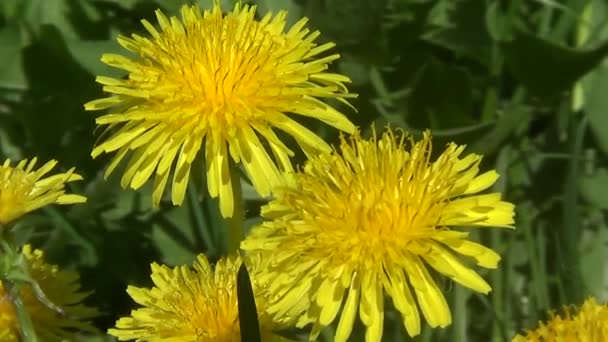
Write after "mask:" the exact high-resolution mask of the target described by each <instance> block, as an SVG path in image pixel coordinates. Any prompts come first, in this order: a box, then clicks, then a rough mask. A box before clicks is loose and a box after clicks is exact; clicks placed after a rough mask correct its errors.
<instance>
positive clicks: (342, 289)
mask: <svg viewBox="0 0 608 342" xmlns="http://www.w3.org/2000/svg"><path fill="white" fill-rule="evenodd" d="M464 148H465V147H464V146H458V145H456V144H453V143H451V144H448V145H447V146H446V148H445V150H444V151H443V152H442V153H441V154H440V155H439V156H438V157H437V159H435V160H432V159H431V153H432V148H431V137H430V134H429V133H428V132H426V133H424V136H423V137H422V139H421V140H420V141H417V142H415V141H414V140H413V139H411V138H408V137H407V136H406V135H405V134H399V133H395V132H394V131H392V130H390V129H389V130H388V131H387V132H385V133H384V134H383V135H382V137H381V138H377V137H376V134H375V132H374V134H373V137H372V138H371V139H369V140H366V139H363V138H361V137H360V135H358V134H355V135H353V136H351V137H350V138H344V137H343V138H342V139H341V143H340V148H339V150H335V151H333V152H332V153H324V154H320V155H318V156H315V157H312V158H310V159H309V160H308V161H307V162H306V164H305V165H304V167H303V170H302V171H300V172H298V173H297V174H296V175H295V180H294V183H293V184H292V185H291V186H287V187H283V188H281V189H280V190H277V191H276V198H275V199H274V200H272V201H271V202H270V203H269V204H268V205H266V206H264V207H263V208H262V216H263V217H264V219H265V221H264V222H263V223H262V224H261V225H259V226H257V227H255V228H254V229H253V230H252V232H251V233H250V235H249V236H248V237H247V238H246V239H245V241H244V242H243V243H242V244H241V248H243V249H244V250H246V251H252V252H260V253H262V255H263V256H265V257H267V258H269V260H271V261H270V263H271V267H269V268H268V269H267V270H265V271H264V272H262V273H265V275H264V276H262V278H264V279H266V280H267V281H269V282H270V283H271V285H270V289H271V291H273V292H275V293H277V295H278V296H279V297H278V300H277V301H275V302H274V303H273V305H271V306H270V308H269V310H270V312H274V313H277V314H279V315H281V314H282V313H283V312H285V311H286V310H290V309H291V308H293V307H298V306H299V307H301V306H302V303H301V300H302V298H311V299H312V304H311V305H310V307H309V308H308V309H307V310H306V312H305V313H303V315H302V317H301V319H300V325H304V324H307V323H313V332H312V335H311V339H315V338H316V335H317V334H318V333H319V332H320V330H321V328H323V327H324V326H327V325H329V324H330V323H331V322H333V321H334V320H335V319H336V317H338V316H339V321H338V325H337V330H336V336H335V340H336V341H346V340H347V339H348V337H349V336H350V333H351V331H352V328H353V324H354V320H355V317H356V316H357V315H356V314H357V312H358V313H359V317H360V318H361V320H362V322H363V323H364V324H365V325H366V326H367V330H366V340H367V341H380V340H381V338H382V329H383V321H384V295H385V294H388V295H389V296H390V297H392V299H393V303H394V305H395V307H396V308H397V310H398V311H399V312H401V314H402V317H403V323H404V325H405V328H406V330H407V332H408V333H409V334H410V335H411V336H414V335H417V334H419V333H420V323H421V322H420V313H422V315H423V316H424V317H425V318H426V321H427V322H428V323H429V325H431V326H432V327H445V326H447V325H449V324H450V323H451V314H450V310H449V307H448V304H447V302H446V300H445V298H444V296H443V294H442V292H441V290H440V289H439V287H438V285H437V284H436V282H435V280H434V279H433V277H432V276H431V275H430V273H429V271H428V270H427V268H428V267H431V268H433V269H434V270H436V271H437V272H439V273H440V274H443V275H445V276H447V277H449V278H450V279H452V280H454V281H455V282H457V283H459V284H461V285H463V286H466V287H468V288H471V289H473V290H475V291H478V292H482V293H488V292H489V291H490V290H491V288H490V286H489V285H488V284H487V283H486V281H485V280H484V279H483V278H481V277H480V276H479V275H478V274H477V273H476V272H475V271H473V270H472V269H471V268H470V267H469V266H467V265H466V264H464V263H462V262H461V261H460V260H459V258H458V257H457V255H461V256H464V257H468V258H467V259H469V261H473V262H475V263H477V265H479V266H482V267H486V268H496V267H497V264H498V261H499V260H500V257H499V256H498V254H497V253H496V252H494V251H493V250H491V249H489V248H486V247H484V246H482V245H480V244H478V243H475V242H472V241H470V240H469V239H468V238H467V235H468V234H467V233H466V232H461V231H456V230H453V227H455V226H466V227H474V226H482V227H486V226H500V227H510V225H511V224H513V215H514V206H513V205H512V204H511V203H508V202H505V201H502V200H501V194H500V193H489V194H478V193H479V192H481V191H483V190H486V189H488V188H489V187H491V186H492V184H494V182H495V181H496V179H497V178H498V174H497V173H496V172H495V171H489V172H486V173H482V174H479V163H480V161H481V156H479V155H476V154H469V155H466V156H464V157H461V155H462V153H463V151H464ZM340 312H341V314H340V315H339V313H340Z"/></svg>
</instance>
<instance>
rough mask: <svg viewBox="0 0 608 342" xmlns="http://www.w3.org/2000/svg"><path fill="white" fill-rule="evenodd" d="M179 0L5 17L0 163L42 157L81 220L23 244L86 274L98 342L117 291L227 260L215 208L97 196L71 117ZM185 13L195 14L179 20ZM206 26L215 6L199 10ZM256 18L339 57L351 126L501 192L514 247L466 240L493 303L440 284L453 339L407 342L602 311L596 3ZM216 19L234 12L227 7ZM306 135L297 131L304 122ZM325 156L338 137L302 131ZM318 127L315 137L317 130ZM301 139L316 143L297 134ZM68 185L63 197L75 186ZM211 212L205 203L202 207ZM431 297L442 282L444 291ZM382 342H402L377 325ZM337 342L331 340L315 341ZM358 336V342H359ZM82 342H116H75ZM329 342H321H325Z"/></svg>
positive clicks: (359, 9)
mask: <svg viewBox="0 0 608 342" xmlns="http://www.w3.org/2000/svg"><path fill="white" fill-rule="evenodd" d="M185 3H188V2H186V1H178V0H149V1H146V0H120V1H119V0H114V1H111V0H105V1H102V0H1V1H0V159H2V160H4V159H5V158H10V159H11V160H13V161H16V160H19V159H23V158H31V157H34V156H38V157H39V159H41V160H42V161H47V160H49V159H58V160H59V162H60V165H61V167H62V168H63V169H67V168H69V167H72V166H75V167H76V168H77V171H78V172H79V173H81V174H82V175H83V176H84V177H85V181H82V182H77V183H71V184H70V186H71V187H72V191H74V192H77V193H83V194H85V195H86V196H87V197H88V203H87V204H84V205H74V206H69V207H66V208H64V207H61V208H59V207H47V208H44V209H42V210H39V211H37V212H34V213H32V214H30V215H28V216H27V217H26V218H25V219H23V220H21V221H20V222H19V227H18V229H17V231H18V234H19V239H20V241H22V242H25V241H29V242H31V243H32V244H34V245H35V246H37V247H39V248H42V249H44V250H45V251H46V253H47V255H48V259H49V260H50V261H52V262H54V263H56V264H59V265H61V266H62V267H66V268H72V269H76V270H78V271H79V272H80V273H81V276H82V283H83V287H84V288H85V289H87V290H90V291H92V295H91V297H90V299H89V303H90V304H92V305H96V306H98V307H100V308H101V310H102V311H103V312H104V315H103V316H102V317H100V318H99V319H98V321H97V322H96V324H97V326H98V327H99V328H100V329H101V330H102V331H105V330H106V329H107V328H108V327H110V326H111V325H112V324H113V323H114V322H115V320H116V319H117V318H118V317H119V316H122V315H126V314H128V313H129V311H130V309H131V308H132V307H133V303H132V301H131V300H130V298H129V297H128V296H127V295H126V293H125V289H126V286H127V285H128V284H132V285H137V286H150V284H151V282H150V280H149V270H150V268H149V264H150V263H151V262H153V261H157V262H161V263H167V264H170V265H177V264H183V263H190V262H191V261H192V260H193V257H194V256H195V255H196V254H197V253H201V252H204V253H206V254H207V255H208V256H209V257H210V258H211V259H212V260H213V259H216V258H218V257H219V256H221V255H223V253H224V250H225V247H224V245H225V243H224V239H225V238H224V236H223V232H224V231H225V229H224V227H223V225H224V223H223V222H222V220H221V219H220V216H219V214H218V212H217V203H216V202H215V201H213V200H210V199H208V198H205V199H204V200H203V202H202V205H201V204H200V201H199V199H200V196H201V190H202V191H206V190H204V189H196V188H194V187H190V188H189V190H188V194H187V201H186V202H185V204H184V205H183V206H182V207H178V208H174V207H172V206H171V205H170V202H169V201H163V203H161V208H159V209H154V208H152V206H151V198H150V193H151V190H150V188H151V184H147V185H146V186H144V188H143V190H142V191H138V192H135V191H132V190H122V189H121V188H120V185H119V181H118V179H119V177H120V176H119V175H120V172H116V173H115V175H114V176H112V177H110V178H109V179H108V180H107V181H104V179H103V171H104V170H105V167H106V166H107V163H108V161H109V158H108V157H107V156H103V157H101V158H98V159H96V160H94V161H93V160H92V159H91V157H90V152H91V150H92V147H93V145H94V143H95V140H96V137H98V136H99V133H100V132H96V131H95V121H94V120H95V117H96V116H98V115H100V113H95V112H93V113H91V112H85V111H84V108H83V104H84V103H85V102H87V101H89V100H92V99H95V98H99V97H101V96H102V92H101V86H100V85H98V84H96V83H95V82H94V79H95V75H106V76H115V77H121V76H122V74H121V73H120V71H118V70H114V69H112V68H110V67H107V66H105V65H104V64H102V63H101V62H100V61H99V59H100V57H101V54H102V53H121V52H122V50H121V48H120V47H119V45H118V44H117V43H116V41H115V38H116V36H117V35H118V34H121V33H122V34H131V33H140V34H145V33H144V29H143V26H142V25H141V24H140V20H141V19H143V18H146V19H148V20H149V21H150V22H152V23H156V20H155V16H154V10H156V9H157V8H160V9H162V10H163V11H164V12H165V13H167V14H170V15H178V9H179V8H180V7H181V5H182V4H185ZM189 3H192V2H189ZM198 3H199V5H200V6H201V8H208V7H210V6H211V5H212V1H211V0H201V1H198ZM250 3H255V4H257V5H258V15H259V16H261V15H263V14H265V13H266V12H267V11H269V10H272V11H274V12H276V11H277V10H281V9H283V10H287V11H288V12H289V16H288V18H289V23H290V24H293V23H295V21H297V20H298V19H299V18H301V17H302V16H306V17H308V18H309V19H310V27H311V28H314V29H318V30H320V31H321V33H322V35H321V38H320V41H334V42H335V43H336V44H337V47H336V48H335V49H334V50H333V51H335V52H339V53H340V54H341V55H342V58H341V59H340V60H339V61H338V62H337V63H334V64H333V68H334V69H333V70H334V71H338V72H341V73H343V74H346V75H348V76H349V77H351V78H352V81H353V82H352V85H351V87H350V89H351V91H352V92H355V93H358V94H359V98H358V99H356V100H354V101H352V103H353V105H354V106H355V107H356V108H357V109H358V112H354V111H352V110H350V109H348V108H344V112H345V113H346V114H347V116H348V117H349V118H350V119H351V120H352V121H353V122H355V123H356V124H358V125H360V126H361V127H362V130H363V132H364V133H365V132H368V131H369V127H370V124H372V123H375V125H376V127H384V126H385V125H387V124H390V125H391V126H393V127H395V126H398V127H402V128H404V129H405V130H406V131H408V132H410V133H412V134H414V135H418V134H420V133H421V132H422V131H423V130H424V129H426V128H430V129H432V132H433V135H434V139H435V141H434V144H435V146H436V147H441V146H443V145H444V144H445V143H447V142H449V141H454V142H456V143H458V144H467V146H468V151H472V152H476V153H481V154H484V155H485V158H484V161H483V164H482V168H484V169H491V168H495V169H497V170H498V172H499V173H500V174H501V176H502V177H501V178H500V180H499V182H498V184H497V185H496V187H495V190H498V191H502V192H504V194H505V197H506V199H507V200H509V201H511V202H513V203H515V204H516V205H517V216H516V226H517V230H515V231H512V230H505V229H487V230H477V232H476V233H475V234H476V235H475V238H476V239H478V240H480V241H482V242H483V243H484V244H486V245H489V246H491V247H492V248H493V249H495V250H497V251H498V252H499V253H500V254H501V255H502V256H503V260H502V262H501V265H500V267H499V269H497V270H493V271H490V272H485V273H482V275H483V276H484V277H485V278H486V279H488V280H489V281H490V284H491V285H492V287H493V292H492V293H491V294H490V295H489V296H483V295H479V294H474V293H472V292H470V291H468V290H465V289H462V288H461V287H459V286H454V284H452V283H451V282H450V281H446V280H440V281H441V286H442V288H443V289H444V291H445V293H446V296H447V297H448V298H449V301H450V307H451V308H452V312H453V317H454V324H453V325H452V326H450V327H448V328H446V329H428V328H426V327H425V329H424V332H423V334H422V335H421V336H418V337H416V338H414V339H412V340H415V341H505V340H510V339H511V337H512V336H513V335H514V334H515V333H516V332H519V331H521V330H522V329H525V328H530V327H533V326H535V325H536V322H537V321H538V320H539V319H545V318H546V317H547V310H548V309H552V308H553V309H558V308H560V307H561V306H562V305H565V304H580V303H582V301H583V299H585V298H586V297H588V296H591V295H593V296H596V297H597V298H598V299H599V300H600V301H605V300H606V299H607V297H608V292H607V290H608V272H607V269H606V265H605V260H607V257H608V250H607V244H608V230H607V227H606V215H605V214H606V209H608V169H607V166H608V164H607V158H606V157H607V153H608V62H607V60H606V56H607V55H608V3H607V2H606V1H605V0H561V1H553V0H502V1H501V0H260V1H250ZM222 5H223V9H224V10H225V11H228V10H230V9H231V8H232V5H233V1H222ZM307 124H309V123H308V122H307ZM310 124H311V125H312V128H313V129H315V130H316V131H317V132H319V134H320V135H322V136H324V137H326V138H327V139H328V140H329V141H332V142H335V141H336V139H337V133H336V132H335V130H331V129H328V128H326V127H321V125H320V124H316V123H314V122H311V123H310ZM315 125H317V126H315ZM309 127H310V125H309ZM72 184H73V185H72ZM245 195H246V199H247V206H246V210H247V211H246V215H247V225H248V226H250V225H252V224H255V223H257V222H259V218H258V214H259V207H260V205H262V204H264V203H265V202H264V200H263V199H261V198H258V197H257V196H256V194H255V192H253V190H251V188H249V187H247V184H245ZM205 197H206V196H205ZM439 279H442V278H438V280H439ZM385 321H386V326H385V334H384V336H385V337H384V340H386V341H403V340H404V337H403V336H404V335H405V332H404V329H403V327H402V323H401V319H400V318H399V316H397V315H395V314H392V313H388V314H387V318H386V320H385ZM423 326H424V324H423ZM327 336H333V335H332V334H331V331H329V332H328V333H327V334H326V337H327ZM362 336H363V335H362V334H361V331H358V332H356V333H355V336H354V337H353V340H362ZM78 340H80V341H89V342H92V341H113V339H112V338H109V337H104V336H99V337H86V338H85V337H83V338H81V339H78ZM325 340H327V341H330V340H331V338H326V339H325Z"/></svg>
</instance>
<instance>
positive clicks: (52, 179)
mask: <svg viewBox="0 0 608 342" xmlns="http://www.w3.org/2000/svg"><path fill="white" fill-rule="evenodd" d="M36 162H37V158H34V159H32V160H31V161H29V163H28V161H27V159H25V160H21V161H20V162H19V163H18V164H17V165H16V166H11V165H10V160H8V159H7V160H5V161H4V164H2V165H0V226H2V225H6V224H8V223H10V222H12V221H14V220H15V219H17V218H19V217H21V216H23V215H24V214H26V213H28V212H30V211H33V210H36V209H38V208H41V207H44V206H46V205H49V204H53V203H57V204H74V203H82V202H85V201H86V198H85V197H84V196H80V195H75V194H66V193H65V184H66V183H68V182H72V181H76V180H81V179H82V177H81V176H80V175H78V174H76V173H74V168H71V169H70V170H68V171H67V172H65V173H58V174H55V175H52V176H49V177H43V176H44V175H46V174H47V173H49V171H51V170H52V169H53V168H54V167H55V165H57V161H55V160H51V161H49V162H47V163H45V164H44V165H43V166H42V167H40V168H39V169H36V170H34V166H35V165H36Z"/></svg>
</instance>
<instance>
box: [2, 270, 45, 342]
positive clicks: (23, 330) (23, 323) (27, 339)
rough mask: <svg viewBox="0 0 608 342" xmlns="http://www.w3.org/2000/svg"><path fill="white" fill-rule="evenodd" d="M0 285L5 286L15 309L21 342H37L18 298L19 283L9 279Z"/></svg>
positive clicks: (28, 317)
mask: <svg viewBox="0 0 608 342" xmlns="http://www.w3.org/2000/svg"><path fill="white" fill-rule="evenodd" d="M2 283H3V284H4V285H5V287H6V290H7V292H8V297H9V298H10V300H11V303H12V304H13V307H14V308H15V312H16V314H17V320H18V322H19V332H20V334H21V340H22V341H23V342H37V341H38V338H37V337H36V332H35V331H34V325H33V324H32V320H31V319H30V316H29V315H28V313H27V311H26V309H25V304H24V303H23V300H22V299H21V296H20V290H21V286H22V284H21V282H19V281H12V280H9V279H2Z"/></svg>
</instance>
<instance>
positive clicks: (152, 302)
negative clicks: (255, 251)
mask: <svg viewBox="0 0 608 342" xmlns="http://www.w3.org/2000/svg"><path fill="white" fill-rule="evenodd" d="M241 263H242V261H241V258H240V257H238V256H232V257H227V258H223V259H221V260H220V261H218V262H217V264H216V265H215V267H211V266H210V265H209V261H208V260H207V258H206V257H205V256H204V255H203V254H200V255H199V256H198V257H197V259H196V261H195V262H194V265H193V266H194V269H192V268H190V267H188V266H177V267H175V268H173V269H172V268H169V267H167V266H164V265H162V266H161V265H158V264H156V263H153V264H152V265H151V266H152V276H151V278H152V281H153V282H154V287H153V288H151V289H146V288H137V287H134V286H129V287H128V289H127V292H128V293H129V295H130V296H131V297H132V298H133V300H135V302H137V303H138V304H140V305H142V306H143V308H140V309H137V310H134V311H132V312H131V316H130V317H124V318H121V319H120V320H118V321H117V322H116V329H110V330H109V331H108V333H109V334H110V335H113V336H115V337H117V338H118V340H120V341H128V340H133V339H136V340H137V341H142V342H143V341H184V342H187V341H193V342H194V341H209V342H211V341H218V342H219V341H222V342H224V341H241V333H240V326H239V312H238V303H237V289H236V279H237V273H238V270H239V267H240V266H241ZM246 264H247V267H248V268H249V271H250V276H251V278H252V279H251V283H252V287H253V291H254V296H255V301H256V306H257V309H258V315H259V317H258V318H259V321H260V329H261V333H262V340H263V341H283V340H284V339H283V338H281V337H280V336H278V335H275V334H274V333H273V329H276V328H281V327H285V326H286V325H287V324H288V323H289V319H290V318H289V316H288V315H285V316H284V318H283V319H281V320H276V321H274V322H273V320H272V319H271V318H270V316H269V315H268V314H267V313H265V308H266V306H267V296H268V295H270V294H269V293H268V292H267V291H266V290H265V289H264V288H263V287H261V286H259V284H258V283H257V281H256V279H255V273H256V272H257V270H258V269H259V268H260V267H261V266H260V265H261V260H260V259H259V258H257V259H253V258H251V259H247V261H246Z"/></svg>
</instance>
